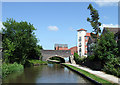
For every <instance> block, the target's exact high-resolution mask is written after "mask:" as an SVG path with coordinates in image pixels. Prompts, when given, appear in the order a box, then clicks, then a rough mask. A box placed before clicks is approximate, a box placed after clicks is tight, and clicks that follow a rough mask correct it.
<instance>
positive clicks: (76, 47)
mask: <svg viewBox="0 0 120 85" xmlns="http://www.w3.org/2000/svg"><path fill="white" fill-rule="evenodd" d="M74 48H76V49H77V46H74V47H71V48H70V49H74ZM70 49H69V50H70Z"/></svg>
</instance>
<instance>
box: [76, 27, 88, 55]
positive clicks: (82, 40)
mask: <svg viewBox="0 0 120 85" xmlns="http://www.w3.org/2000/svg"><path fill="white" fill-rule="evenodd" d="M77 32H78V35H77V49H78V55H80V56H87V43H88V39H89V37H90V33H87V30H85V29H79V30H77Z"/></svg>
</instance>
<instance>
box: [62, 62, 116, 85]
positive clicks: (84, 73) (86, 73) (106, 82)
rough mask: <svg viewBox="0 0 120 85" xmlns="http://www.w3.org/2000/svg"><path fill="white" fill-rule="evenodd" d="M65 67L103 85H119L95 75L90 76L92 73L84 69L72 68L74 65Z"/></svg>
mask: <svg viewBox="0 0 120 85" xmlns="http://www.w3.org/2000/svg"><path fill="white" fill-rule="evenodd" d="M64 65H66V66H68V67H70V68H71V69H73V70H76V71H78V72H80V73H81V74H83V75H85V76H87V77H89V78H91V79H93V80H95V81H97V82H99V83H101V84H103V85H106V84H109V85H117V84H113V83H111V82H109V81H107V80H104V79H102V78H100V77H97V76H95V75H93V74H90V73H89V72H87V71H84V70H82V69H79V68H77V67H74V66H72V65H68V64H64Z"/></svg>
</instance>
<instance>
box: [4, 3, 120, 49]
mask: <svg viewBox="0 0 120 85" xmlns="http://www.w3.org/2000/svg"><path fill="white" fill-rule="evenodd" d="M90 3H91V4H92V5H93V7H94V8H96V9H97V10H98V12H99V15H100V22H101V23H102V26H117V24H118V6H117V5H116V4H108V3H107V2H103V3H95V2H3V3H2V21H3V22H4V21H6V19H7V18H13V19H15V20H16V21H18V22H19V21H27V22H30V23H32V24H33V25H34V27H35V28H36V29H37V30H36V31H35V34H36V37H37V38H38V40H40V41H39V43H38V44H39V45H42V46H43V48H44V49H54V44H55V43H60V44H68V46H69V48H70V47H73V46H76V45H77V31H76V30H77V29H80V28H84V29H86V30H87V32H91V31H92V27H91V26H90V23H89V22H87V17H90V11H89V10H88V9H87V7H88V5H89V4H90Z"/></svg>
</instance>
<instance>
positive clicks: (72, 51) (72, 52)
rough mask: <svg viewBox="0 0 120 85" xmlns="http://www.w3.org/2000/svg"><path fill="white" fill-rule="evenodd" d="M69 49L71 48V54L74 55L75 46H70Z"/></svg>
mask: <svg viewBox="0 0 120 85" xmlns="http://www.w3.org/2000/svg"><path fill="white" fill-rule="evenodd" d="M69 50H71V54H72V55H74V53H77V46H74V47H71V48H70V49H69Z"/></svg>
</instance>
